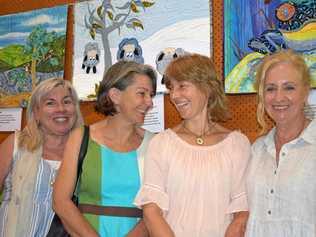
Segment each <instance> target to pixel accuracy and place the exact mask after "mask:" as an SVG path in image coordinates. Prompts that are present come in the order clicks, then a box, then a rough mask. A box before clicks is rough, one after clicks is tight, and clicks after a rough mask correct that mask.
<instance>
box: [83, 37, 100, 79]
mask: <svg viewBox="0 0 316 237" xmlns="http://www.w3.org/2000/svg"><path fill="white" fill-rule="evenodd" d="M99 55H100V49H99V46H98V43H96V42H89V43H87V44H86V45H85V47H84V53H83V57H84V58H83V62H82V67H81V68H82V69H85V67H87V69H86V73H87V74H89V72H90V69H91V68H92V71H93V73H96V72H97V67H96V66H97V64H98V63H99V62H100V58H99Z"/></svg>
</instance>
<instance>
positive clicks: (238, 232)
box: [225, 211, 249, 237]
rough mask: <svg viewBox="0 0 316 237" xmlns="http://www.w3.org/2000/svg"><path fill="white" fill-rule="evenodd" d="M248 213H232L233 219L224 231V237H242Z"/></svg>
mask: <svg viewBox="0 0 316 237" xmlns="http://www.w3.org/2000/svg"><path fill="white" fill-rule="evenodd" d="M248 216H249V213H248V212H247V211H241V212H236V213H234V219H233V221H232V222H231V223H230V224H229V226H228V227H227V229H226V233H225V237H243V236H244V235H245V230H246V226H247V220H248Z"/></svg>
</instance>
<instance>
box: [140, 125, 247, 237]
mask: <svg viewBox="0 0 316 237" xmlns="http://www.w3.org/2000/svg"><path fill="white" fill-rule="evenodd" d="M249 156H250V143H249V140H248V139H247V138H246V136H244V135H242V134H241V133H239V132H237V131H233V132H231V133H230V134H229V135H228V136H227V137H226V138H225V139H224V140H223V141H221V142H219V143H217V144H215V145H211V146H198V145H191V144H188V143H186V142H185V141H184V140H182V139H181V138H180V137H179V136H178V135H177V134H176V133H175V132H173V131H172V130H171V129H167V130H165V131H164V132H161V133H160V134H158V135H156V136H155V137H154V138H153V139H152V140H151V142H150V143H149V146H148V151H147V156H146V160H145V173H144V183H143V186H142V188H141V189H140V191H139V192H138V194H137V197H136V199H135V204H136V205H137V206H139V207H141V206H142V205H144V204H147V203H156V204H157V205H158V206H159V207H160V208H161V209H162V210H163V212H164V217H165V219H166V221H167V222H168V224H169V225H170V227H171V229H172V230H173V231H174V233H175V236H177V237H210V236H212V237H223V236H224V233H225V230H226V228H227V226H228V225H229V223H230V222H231V220H232V213H233V212H239V211H246V210H248V206H247V199H246V187H245V170H246V166H247V162H248V160H249Z"/></svg>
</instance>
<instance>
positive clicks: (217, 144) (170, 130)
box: [166, 128, 238, 150]
mask: <svg viewBox="0 0 316 237" xmlns="http://www.w3.org/2000/svg"><path fill="white" fill-rule="evenodd" d="M166 131H167V132H169V133H170V134H171V135H172V136H173V137H174V138H176V140H177V141H179V142H180V143H182V144H183V145H185V146H187V147H190V148H191V149H194V150H213V149H216V148H218V147H221V146H222V145H225V143H226V142H227V141H228V140H229V139H230V138H231V137H232V135H233V134H235V133H237V132H238V131H237V130H233V131H231V132H230V133H228V134H227V136H226V137H225V138H224V139H222V140H221V141H219V142H218V143H215V144H212V145H207V146H201V145H193V144H190V143H188V142H186V141H185V140H183V139H182V138H181V137H180V136H179V135H178V134H177V133H176V132H174V131H173V130H172V129H171V128H168V129H167V130H166Z"/></svg>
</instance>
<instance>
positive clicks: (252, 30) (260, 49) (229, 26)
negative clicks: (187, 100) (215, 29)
mask: <svg viewBox="0 0 316 237" xmlns="http://www.w3.org/2000/svg"><path fill="white" fill-rule="evenodd" d="M287 48H291V49H293V50H294V51H296V52H298V53H300V54H302V56H303V57H304V59H305V61H306V63H307V65H308V66H309V68H310V71H311V75H312V83H311V86H312V87H316V4H315V2H314V1H302V0H291V1H288V0H286V1H285V0H262V1H248V0H224V76H225V91H226V93H252V92H255V91H254V87H253V84H254V80H255V74H256V68H257V65H258V64H259V63H260V62H261V60H262V58H263V57H264V56H265V55H266V54H272V53H274V52H277V51H278V50H281V49H287Z"/></svg>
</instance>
